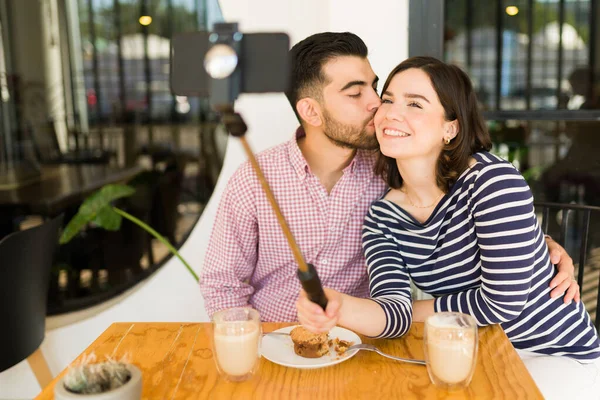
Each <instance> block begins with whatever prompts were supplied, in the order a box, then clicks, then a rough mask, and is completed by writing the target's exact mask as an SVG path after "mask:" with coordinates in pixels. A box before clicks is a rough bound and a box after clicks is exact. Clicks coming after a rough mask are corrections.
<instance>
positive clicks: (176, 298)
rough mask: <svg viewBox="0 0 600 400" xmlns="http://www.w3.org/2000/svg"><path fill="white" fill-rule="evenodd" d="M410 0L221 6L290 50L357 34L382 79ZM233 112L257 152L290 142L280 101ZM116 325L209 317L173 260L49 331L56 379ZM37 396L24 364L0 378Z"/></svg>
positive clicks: (200, 245)
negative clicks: (285, 41) (309, 40)
mask: <svg viewBox="0 0 600 400" xmlns="http://www.w3.org/2000/svg"><path fill="white" fill-rule="evenodd" d="M408 1H409V0H380V1H378V2H377V3H374V2H368V1H362V0H304V1H302V2H299V1H284V0H221V7H222V10H223V14H224V16H225V19H226V20H227V21H238V22H239V23H240V28H241V29H242V30H243V31H247V32H252V31H254V32H256V31H272V30H276V31H285V32H287V33H288V34H289V35H290V38H291V41H292V44H294V43H296V42H298V41H299V40H301V39H303V38H304V37H306V36H308V35H310V34H312V33H316V32H321V31H326V30H332V31H351V32H355V33H357V34H358V35H360V36H361V37H362V38H363V39H364V40H365V42H366V43H367V45H368V46H369V49H370V53H371V61H372V64H373V68H374V70H375V72H376V73H377V74H378V75H379V76H380V78H381V79H384V78H385V77H386V75H387V73H388V72H389V70H391V69H392V67H393V66H395V65H396V64H398V63H399V62H400V61H401V60H402V59H403V58H405V57H406V55H407V53H408V26H407V20H408ZM374 4H377V7H375V6H374ZM237 109H238V110H239V111H241V112H242V114H243V116H244V118H245V120H246V123H247V124H248V128H249V129H248V133H247V137H248V140H249V141H250V143H251V145H252V146H253V149H254V150H255V151H260V150H263V149H265V148H268V147H271V146H273V145H276V144H278V143H281V142H283V141H285V140H287V139H289V138H290V137H292V134H293V132H294V130H295V128H296V125H297V122H296V119H295V116H294V113H293V112H292V110H291V108H290V106H289V104H288V102H287V99H286V98H285V96H283V95H279V94H272V95H244V96H243V97H241V98H240V100H239V101H238V103H237ZM245 158H246V157H245V155H244V153H243V151H242V149H241V146H239V144H238V143H236V141H235V139H231V140H230V143H229V146H228V148H227V153H226V157H225V162H224V166H223V170H222V172H221V176H220V179H219V181H218V183H217V187H216V189H215V192H214V195H213V197H212V198H211V200H210V202H209V204H208V205H207V207H206V209H205V211H204V213H203V214H202V218H201V219H200V221H199V223H198V224H197V225H196V227H195V228H194V231H193V232H192V234H191V235H190V237H189V239H188V241H187V242H186V243H185V244H184V246H183V247H182V249H181V253H182V255H183V256H184V257H185V258H186V259H187V260H188V262H189V263H190V264H191V265H192V267H193V268H195V270H196V271H200V269H201V265H202V259H203V257H204V253H205V250H206V246H207V243H208V238H209V236H210V233H211V226H212V223H213V220H214V217H215V212H216V207H217V205H218V201H219V196H220V194H221V193H222V191H223V188H224V186H225V183H226V182H227V180H228V179H229V177H230V176H231V174H232V173H233V172H234V171H235V169H236V168H237V167H238V165H239V164H240V163H241V162H242V161H243V160H245ZM117 321H208V317H207V315H206V313H205V312H204V307H203V300H202V297H201V296H200V292H199V290H198V287H197V284H196V283H195V282H194V281H193V280H192V279H190V276H189V274H188V272H187V271H186V270H185V268H184V267H183V266H182V265H181V264H180V263H179V261H178V260H176V259H173V260H171V261H170V262H168V263H167V264H166V265H165V266H163V268H161V269H160V270H159V271H158V272H157V273H156V274H155V275H154V276H152V277H151V278H150V279H148V280H147V281H146V282H144V283H143V284H141V285H140V287H139V288H136V289H135V290H134V292H133V293H132V294H131V295H130V296H129V297H127V298H126V299H125V300H124V301H123V302H121V303H119V304H117V305H115V306H113V307H111V308H109V309H107V310H106V311H103V312H101V313H100V314H98V315H96V316H94V317H92V318H89V319H87V320H83V321H79V322H77V323H75V324H72V325H69V326H65V327H62V328H59V329H55V330H52V331H49V332H48V333H47V335H46V339H45V340H44V343H43V344H42V351H43V353H44V354H45V356H46V358H47V360H48V363H49V365H50V369H51V370H52V372H53V373H54V374H58V373H59V372H60V371H61V370H62V369H64V368H65V367H66V366H67V365H68V364H69V363H70V362H71V361H72V360H73V359H74V358H75V357H77V355H79V354H80V353H81V352H82V351H83V350H84V349H85V348H86V346H88V345H89V344H90V343H91V342H92V341H93V340H94V339H95V338H96V337H97V336H98V335H100V333H102V332H103V331H104V330H105V329H106V328H107V327H108V326H109V325H110V324H111V323H112V322H117ZM38 391H39V387H38V386H37V384H36V382H35V380H34V378H33V374H32V373H31V372H30V370H29V368H28V366H27V363H26V362H22V363H20V364H18V365H17V366H15V367H13V368H11V369H10V370H8V371H5V372H3V373H1V374H0V398H3V399H10V398H27V397H33V396H35V395H36V394H37V393H38Z"/></svg>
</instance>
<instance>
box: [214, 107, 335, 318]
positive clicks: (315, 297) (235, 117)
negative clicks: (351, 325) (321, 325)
mask: <svg viewBox="0 0 600 400" xmlns="http://www.w3.org/2000/svg"><path fill="white" fill-rule="evenodd" d="M222 121H223V123H224V124H225V127H226V128H227V130H228V131H229V133H230V134H231V135H232V136H236V137H237V138H239V139H240V142H241V143H242V146H243V147H244V151H245V152H246V155H247V156H248V159H249V160H250V164H251V165H252V168H253V169H254V172H255V173H256V176H257V177H258V181H259V182H260V184H261V186H262V188H263V190H264V192H265V194H266V195H267V199H268V200H269V203H270V205H271V208H272V209H273V211H274V212H275V216H276V218H277V221H278V222H279V226H281V229H282V230H283V235H284V236H285V238H286V239H287V242H288V245H289V246H290V249H291V250H292V253H293V255H294V259H295V260H296V263H297V264H298V272H297V275H298V279H300V282H301V283H302V288H303V289H304V291H305V292H306V294H307V296H308V298H309V300H310V301H312V302H313V303H316V304H318V305H320V306H321V307H322V308H323V310H325V308H326V307H327V297H325V292H324V291H323V285H322V284H321V280H320V279H319V275H318V274H317V270H316V269H315V267H314V266H313V265H312V264H307V263H306V262H305V261H304V257H303V256H302V253H301V252H300V248H299V247H298V244H297V243H296V241H295V240H294V236H293V235H292V231H291V230H290V228H289V226H288V224H287V222H286V221H285V218H284V217H283V214H282V213H281V210H280V209H279V205H278V204H277V201H275V196H274V195H273V192H272V191H271V188H270V187H269V183H268V182H267V180H266V179H265V176H264V175H263V173H262V171H261V169H260V166H259V165H258V161H256V158H255V157H254V153H253V152H252V149H251V148H250V145H249V144H248V141H247V140H246V137H245V136H244V135H245V133H246V130H247V126H246V124H245V123H244V120H243V119H242V117H241V116H240V115H239V114H238V113H234V112H227V113H224V114H223V116H222Z"/></svg>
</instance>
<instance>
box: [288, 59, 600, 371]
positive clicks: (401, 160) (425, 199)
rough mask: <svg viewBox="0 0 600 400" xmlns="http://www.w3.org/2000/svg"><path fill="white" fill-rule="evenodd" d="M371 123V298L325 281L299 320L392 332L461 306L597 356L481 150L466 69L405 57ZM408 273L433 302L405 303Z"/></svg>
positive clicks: (524, 339)
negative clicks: (321, 303)
mask: <svg viewBox="0 0 600 400" xmlns="http://www.w3.org/2000/svg"><path fill="white" fill-rule="evenodd" d="M375 128H376V133H377V139H378V141H379V144H380V149H381V155H380V159H379V161H378V164H377V166H376V171H377V173H378V174H380V175H382V177H383V178H384V179H385V180H386V181H387V183H388V185H389V186H390V190H389V191H388V192H387V194H386V195H385V196H384V198H382V199H381V200H379V201H377V202H375V203H374V204H373V205H372V206H371V209H370V212H369V214H368V215H367V217H366V219H365V224H364V228H363V249H364V252H365V256H366V258H367V264H368V272H369V281H370V292H371V297H372V298H371V299H358V298H353V297H351V296H347V295H343V294H340V293H337V292H335V291H332V290H328V289H326V295H327V297H328V298H329V303H330V304H329V305H328V307H327V310H326V312H323V311H322V310H321V309H320V307H318V306H317V305H316V304H313V303H311V302H310V301H308V300H307V299H306V296H305V295H304V294H301V296H300V298H299V300H298V303H297V308H298V317H299V320H300V322H301V323H302V324H303V325H305V326H306V327H307V328H308V329H310V330H313V331H316V332H320V331H327V330H329V329H331V328H332V327H333V326H334V325H336V324H338V325H342V326H345V327H347V328H349V329H352V330H354V331H356V332H359V333H361V334H364V335H367V336H373V337H386V338H393V337H399V336H401V335H403V334H405V333H406V332H407V331H408V329H409V328H410V325H411V323H412V321H424V320H425V318H427V317H428V316H429V315H432V314H433V313H435V312H441V311H458V312H463V313H467V314H470V315H472V316H473V317H474V318H475V319H476V320H477V322H478V324H479V325H488V324H496V323H499V324H501V326H502V327H503V328H504V330H505V332H506V334H507V336H508V337H509V339H510V340H511V342H512V343H513V345H514V346H515V348H517V349H522V350H527V351H531V352H535V353H539V354H543V355H557V356H567V357H569V358H571V359H575V360H577V361H580V362H582V363H586V362H587V363H596V364H597V363H598V362H597V361H596V360H598V358H599V357H600V343H599V341H598V335H597V332H596V330H595V328H594V326H593V325H592V322H591V320H590V317H589V315H588V314H587V312H586V311H585V308H584V305H583V303H582V302H579V303H575V302H571V303H569V304H564V303H563V302H562V301H561V300H560V298H551V297H550V287H549V282H550V280H551V279H552V277H553V275H554V268H553V266H552V264H551V263H550V260H549V257H548V250H547V246H546V244H545V241H544V236H543V234H542V231H541V229H540V226H539V225H538V223H537V218H536V216H535V214H534V209H533V197H532V195H531V191H530V189H529V187H528V186H527V183H526V182H525V180H524V179H523V177H522V176H521V175H520V174H519V172H518V171H517V170H516V169H515V168H514V167H513V166H512V165H511V164H510V163H508V162H506V161H504V160H502V159H499V158H498V157H496V156H494V155H492V154H490V153H488V152H487V150H489V149H490V148H491V141H490V137H489V134H488V132H487V129H486V127H485V124H484V122H483V119H482V117H481V114H480V112H479V110H478V106H477V99H476V96H475V93H474V91H473V88H472V85H471V82H470V80H469V78H468V76H467V75H466V74H465V73H464V72H463V71H461V70H460V69H459V68H458V67H455V66H452V65H448V64H445V63H443V62H441V61H439V60H436V59H434V58H430V57H413V58H410V59H408V60H406V61H404V62H402V63H401V64H400V65H398V66H397V67H396V68H395V69H394V70H393V71H392V72H391V74H390V75H389V77H388V79H387V81H386V83H385V85H384V87H383V91H382V105H381V107H380V108H379V110H378V111H377V114H376V116H375ZM411 280H412V281H413V282H414V284H415V285H416V286H417V287H418V288H419V289H421V290H422V291H423V292H425V293H428V294H431V295H433V296H434V297H435V299H433V300H421V301H413V300H412V299H411V290H410V281H411ZM576 364H578V363H576ZM534 378H535V376H534Z"/></svg>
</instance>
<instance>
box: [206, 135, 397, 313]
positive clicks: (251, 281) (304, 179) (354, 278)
mask: <svg viewBox="0 0 600 400" xmlns="http://www.w3.org/2000/svg"><path fill="white" fill-rule="evenodd" d="M303 135H304V131H303V130H302V129H299V130H298V132H297V137H298V138H299V137H301V136H303ZM374 159H375V155H374V154H373V153H372V152H371V153H367V152H365V151H360V150H359V151H357V152H356V155H355V156H354V159H353V160H352V161H351V162H350V164H349V165H348V166H347V167H346V168H344V170H343V175H342V177H341V178H340V179H339V180H338V182H337V183H336V184H335V186H334V187H333V189H332V190H331V192H330V193H328V192H327V190H326V189H325V187H324V186H323V185H322V184H321V182H320V181H319V178H317V176H316V175H314V174H313V173H312V171H311V170H310V167H309V165H308V163H307V162H306V159H305V158H304V156H303V155H302V152H301V151H300V148H299V147H298V143H297V138H296V137H295V138H293V139H291V140H290V141H288V142H286V143H283V144H281V145H279V146H276V147H274V148H272V149H269V150H266V151H264V152H262V153H260V154H258V155H257V160H258V163H259V164H260V166H261V169H262V172H263V173H264V175H265V177H266V178H267V181H268V182H269V185H270V186H271V190H272V191H273V194H274V196H275V198H276V200H277V203H278V204H279V207H280V208H281V212H282V213H283V215H284V217H285V218H286V221H287V223H288V225H289V227H290V230H291V231H292V234H293V235H294V238H295V240H296V242H297V243H298V245H299V247H300V249H301V251H302V253H303V255H304V259H305V260H306V262H309V263H311V264H313V265H314V266H315V268H316V269H317V272H318V274H319V277H320V279H321V282H322V283H323V285H324V286H326V287H330V288H333V289H335V290H338V291H340V292H343V293H348V294H351V295H353V296H357V297H367V296H368V295H369V283H368V278H367V274H366V270H367V268H366V261H365V258H364V256H363V253H362V248H361V228H362V225H363V221H364V218H365V215H366V214H367V211H368V210H369V207H370V206H371V204H372V203H373V201H375V200H377V199H378V198H379V197H381V195H382V194H383V193H384V191H385V183H384V182H383V180H381V178H379V177H378V176H376V175H375V174H374V173H373V164H374ZM297 268H298V265H297V263H296V261H295V259H294V256H293V254H292V251H291V250H290V247H289V245H288V242H287V241H286V239H285V236H284V235H283V231H282V230H281V227H280V226H279V223H278V222H277V218H276V217H275V213H274V212H273V210H272V209H271V205H270V204H269V202H268V200H267V197H266V195H265V193H264V192H263V189H262V187H261V185H260V183H259V181H258V179H257V178H256V174H255V173H254V170H253V169H252V167H251V165H250V163H248V162H246V163H245V164H244V165H242V166H241V167H240V168H239V169H238V170H237V171H236V172H235V174H234V175H233V177H232V178H231V179H230V181H229V182H228V184H227V187H226V188H225V191H224V193H223V196H222V197H221V202H220V204H219V209H218V211H217V216H216V220H215V223H214V226H213V231H212V236H211V238H210V243H209V245H208V250H207V253H206V257H205V261H204V268H203V269H202V271H201V274H200V290H201V292H202V295H203V297H204V304H205V307H206V310H207V312H208V314H209V315H212V314H213V313H215V312H216V311H218V310H221V309H223V308H229V307H244V306H248V305H250V306H252V307H254V308H255V309H257V310H258V312H259V313H260V316H261V319H262V320H263V321H290V322H292V321H296V320H297V318H298V316H297V311H296V299H297V298H298V293H299V292H300V287H301V286H300V281H299V280H298V278H297V277H296V270H297Z"/></svg>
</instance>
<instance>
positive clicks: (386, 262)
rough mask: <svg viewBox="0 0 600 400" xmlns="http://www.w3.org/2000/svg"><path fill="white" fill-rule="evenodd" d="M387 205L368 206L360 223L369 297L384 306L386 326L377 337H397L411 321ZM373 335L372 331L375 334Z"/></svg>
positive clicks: (404, 272) (407, 283)
mask: <svg viewBox="0 0 600 400" xmlns="http://www.w3.org/2000/svg"><path fill="white" fill-rule="evenodd" d="M395 218H396V217H395V216H394V215H392V214H391V213H390V211H389V209H388V208H385V207H380V206H378V204H377V203H375V204H373V206H371V209H370V210H369V213H368V214H367V216H366V217H365V222H364V226H363V242H362V244H363V251H364V253H365V257H366V259H367V270H368V273H369V290H370V294H371V299H372V301H373V302H375V303H377V304H378V305H379V307H381V309H382V310H383V315H384V316H385V326H383V329H382V330H381V331H379V332H378V333H377V335H376V336H378V337H388V338H392V337H399V336H402V335H404V334H405V333H406V332H408V330H409V329H410V325H411V324H412V314H413V309H412V298H411V289H410V277H409V274H408V268H407V267H406V264H405V263H404V260H403V258H402V255H401V254H400V250H399V248H398V244H397V243H396V242H395V240H394V237H395V235H394V234H393V233H391V232H390V230H389V228H388V226H387V224H389V223H391V222H390V221H393V220H395ZM374 336H375V335H374Z"/></svg>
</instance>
